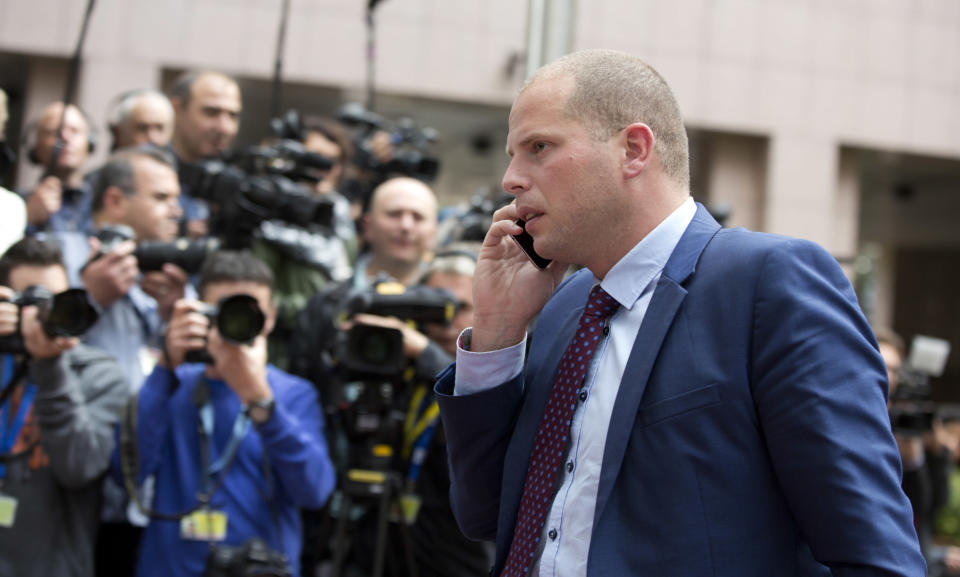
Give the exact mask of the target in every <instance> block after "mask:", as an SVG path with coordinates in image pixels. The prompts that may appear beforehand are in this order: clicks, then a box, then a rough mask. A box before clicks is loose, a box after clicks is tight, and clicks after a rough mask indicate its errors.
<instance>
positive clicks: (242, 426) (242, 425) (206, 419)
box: [197, 378, 250, 488]
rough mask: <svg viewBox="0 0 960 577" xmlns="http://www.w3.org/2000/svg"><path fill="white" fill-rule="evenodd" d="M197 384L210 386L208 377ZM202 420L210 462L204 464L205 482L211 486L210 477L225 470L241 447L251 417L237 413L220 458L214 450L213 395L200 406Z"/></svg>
mask: <svg viewBox="0 0 960 577" xmlns="http://www.w3.org/2000/svg"><path fill="white" fill-rule="evenodd" d="M197 386H200V387H209V386H210V385H209V383H207V380H206V378H204V379H203V380H202V381H201V382H200V383H199V384H198V385H197ZM200 421H201V423H202V424H203V431H204V433H205V435H204V436H205V437H206V443H207V453H206V454H207V456H208V462H207V463H204V466H205V468H206V470H207V476H206V479H205V480H204V483H205V484H206V485H207V487H208V488H209V484H210V478H211V477H213V476H214V475H216V474H217V473H219V472H221V471H223V469H224V468H225V467H226V466H227V463H229V462H230V461H231V459H233V456H234V455H235V454H236V452H237V449H239V447H240V442H241V441H242V440H243V438H244V437H245V436H246V434H247V431H249V430H250V419H249V418H248V417H247V416H246V415H245V414H243V411H240V412H239V413H237V419H236V420H235V421H234V422H233V434H232V436H231V437H230V441H229V442H228V443H227V446H226V448H225V449H224V451H223V454H222V455H220V457H219V458H216V457H214V451H215V449H216V446H215V444H214V442H213V399H212V395H210V396H209V397H208V398H207V401H206V402H205V403H204V404H203V406H202V407H201V408H200ZM209 460H213V463H209Z"/></svg>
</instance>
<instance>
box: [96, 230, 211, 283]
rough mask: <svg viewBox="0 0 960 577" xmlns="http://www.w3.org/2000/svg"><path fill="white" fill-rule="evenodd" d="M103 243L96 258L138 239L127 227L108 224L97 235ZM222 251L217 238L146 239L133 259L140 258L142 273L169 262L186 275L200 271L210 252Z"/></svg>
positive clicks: (137, 249) (138, 244) (161, 267)
mask: <svg viewBox="0 0 960 577" xmlns="http://www.w3.org/2000/svg"><path fill="white" fill-rule="evenodd" d="M97 238H98V239H99V240H100V253H99V254H98V255H97V256H96V257H94V258H99V257H100V256H102V255H104V254H107V253H108V252H110V251H112V250H114V249H115V248H116V247H117V246H119V245H120V244H121V243H122V242H124V241H128V240H135V239H136V235H135V234H134V232H133V229H132V228H130V227H129V226H126V225H122V224H120V225H107V226H104V227H102V228H101V229H100V230H99V231H98V232H97ZM219 248H220V241H219V240H217V239H216V238H212V237H207V238H198V239H188V238H178V239H176V240H172V241H155V240H145V241H141V242H139V243H137V247H136V248H135V249H134V251H133V256H135V257H137V266H138V267H139V268H140V270H141V271H142V272H150V271H157V270H162V269H163V265H164V264H167V263H170V264H174V265H177V266H178V267H180V268H182V269H183V270H184V271H186V273H187V274H196V273H198V272H200V268H201V267H202V266H203V261H205V260H206V259H207V256H209V255H210V254H211V253H213V252H216V250H217V249H219Z"/></svg>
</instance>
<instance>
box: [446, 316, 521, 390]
mask: <svg viewBox="0 0 960 577" xmlns="http://www.w3.org/2000/svg"><path fill="white" fill-rule="evenodd" d="M472 335H473V328H468V329H465V330H464V331H463V332H462V333H460V338H458V339H457V370H456V373H455V374H454V382H453V394H454V396H458V397H459V396H462V395H472V394H474V393H480V392H483V391H487V390H490V389H492V388H494V387H497V386H499V385H502V384H503V383H505V382H507V381H509V380H510V379H512V378H514V377H516V376H517V375H519V374H520V372H521V371H523V361H524V357H525V356H526V351H527V335H523V340H522V341H520V342H519V343H517V344H515V345H513V346H512V347H507V348H505V349H500V350H497V351H488V352H485V353H475V352H472V351H469V350H467V349H465V348H463V343H464V342H467V343H469V342H470V337H471V336H472Z"/></svg>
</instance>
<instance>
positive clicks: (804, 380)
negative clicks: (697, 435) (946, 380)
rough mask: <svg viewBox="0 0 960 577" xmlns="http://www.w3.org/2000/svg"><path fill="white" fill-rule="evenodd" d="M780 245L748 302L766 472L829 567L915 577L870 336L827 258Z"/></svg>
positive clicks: (880, 369) (913, 545)
mask: <svg viewBox="0 0 960 577" xmlns="http://www.w3.org/2000/svg"><path fill="white" fill-rule="evenodd" d="M791 244H792V246H790V247H788V248H789V249H791V250H775V251H771V253H770V254H769V255H768V257H767V258H766V262H765V263H764V265H763V268H762V270H761V272H760V274H759V275H758V277H757V278H758V279H759V280H758V283H757V286H756V298H755V301H754V302H755V316H754V330H753V335H754V337H753V363H752V373H753V374H752V377H751V381H752V383H753V385H752V386H753V394H754V401H755V403H756V407H757V412H758V415H759V418H760V426H761V428H762V432H763V435H764V438H765V440H766V443H767V447H768V450H769V454H770V458H771V460H772V462H773V467H774V471H775V473H776V475H777V478H778V479H779V483H780V486H781V487H782V489H783V491H784V494H785V496H786V499H787V502H788V504H789V506H790V509H791V510H792V512H793V514H794V516H795V517H796V519H797V522H798V525H799V528H800V530H801V532H802V533H803V537H804V539H805V540H806V541H807V542H808V543H809V544H810V546H811V549H812V551H813V553H814V556H815V557H816V558H817V560H818V561H820V562H821V563H823V564H825V565H827V566H829V567H830V568H831V571H832V573H833V575H836V576H850V577H852V576H867V575H871V576H876V575H923V574H925V567H924V564H923V559H922V557H921V556H920V555H919V549H918V546H917V536H916V532H915V530H914V528H913V523H912V519H911V510H910V504H909V502H908V501H907V498H906V496H905V495H904V493H903V491H902V490H901V488H900V476H901V467H900V459H899V454H898V451H897V446H896V443H895V441H894V438H893V434H892V432H891V429H890V422H889V417H888V415H887V409H886V394H887V385H886V374H885V369H884V365H883V361H882V359H881V357H880V356H879V353H878V352H877V350H876V342H875V340H874V337H873V333H872V331H871V330H870V327H869V326H868V325H867V323H866V320H865V319H864V318H863V315H862V314H861V313H860V310H859V307H858V304H857V300H856V296H855V295H854V294H853V291H852V289H851V287H850V284H849V282H848V281H847V279H846V278H845V277H844V275H843V273H842V271H841V270H840V267H839V266H837V264H836V262H835V261H834V260H833V258H832V257H830V256H829V255H828V254H826V253H825V252H824V251H823V250H822V249H820V248H819V247H816V246H815V245H813V244H812V243H807V242H804V241H791Z"/></svg>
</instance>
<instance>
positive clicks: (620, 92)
mask: <svg viewBox="0 0 960 577" xmlns="http://www.w3.org/2000/svg"><path fill="white" fill-rule="evenodd" d="M556 77H569V78H571V79H573V81H574V88H573V92H572V93H571V94H570V96H569V98H568V99H567V106H566V107H567V112H568V113H569V114H570V115H571V116H572V117H573V118H576V119H578V120H580V121H581V122H583V123H584V125H586V126H587V128H588V129H589V130H590V131H591V133H592V134H593V135H594V137H595V138H597V139H598V140H607V139H609V138H611V137H612V136H614V135H615V134H617V133H618V132H620V131H621V130H623V129H624V128H626V127H627V126H629V125H630V124H633V123H635V122H642V123H644V124H646V125H647V126H649V127H650V130H651V131H653V135H654V149H655V150H656V151H657V156H658V157H659V158H660V163H661V165H662V166H663V170H664V172H666V173H667V174H668V175H669V176H670V177H672V178H673V179H674V180H675V181H677V182H678V183H679V184H680V185H682V186H683V187H684V188H689V186H690V152H689V145H688V142H687V131H686V128H685V127H684V125H683V117H682V116H681V114H680V106H679V105H678V104H677V100H676V98H675V97H674V95H673V91H672V90H670V86H668V85H667V82H666V80H664V79H663V77H662V76H660V73H658V72H657V71H656V70H655V69H654V68H653V67H652V66H650V65H649V64H647V63H646V62H644V61H643V60H642V59H640V58H638V57H636V56H633V55H632V54H627V53H625V52H618V51H616V50H582V51H579V52H574V53H572V54H568V55H566V56H564V57H562V58H560V59H558V60H555V61H553V62H551V63H550V64H547V65H546V66H544V67H543V68H541V69H540V70H538V71H537V72H536V73H535V74H534V75H533V76H532V77H531V78H530V79H528V80H527V82H526V83H525V84H524V86H523V88H521V92H522V91H523V90H525V89H526V88H527V87H529V86H530V85H532V84H533V83H535V82H537V81H538V80H540V79H544V78H556Z"/></svg>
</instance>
